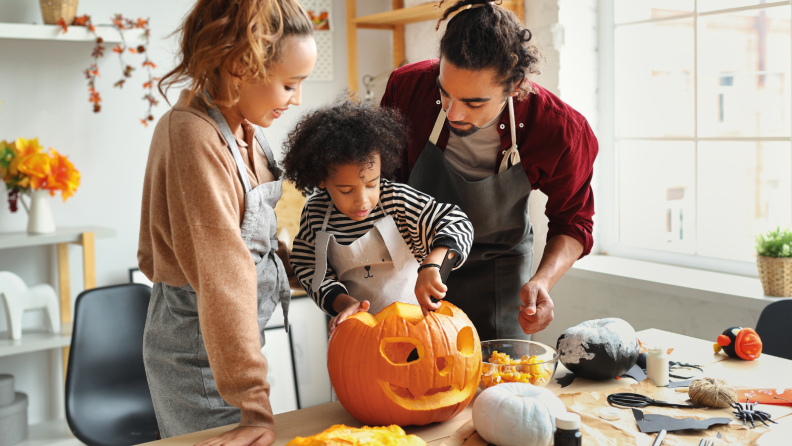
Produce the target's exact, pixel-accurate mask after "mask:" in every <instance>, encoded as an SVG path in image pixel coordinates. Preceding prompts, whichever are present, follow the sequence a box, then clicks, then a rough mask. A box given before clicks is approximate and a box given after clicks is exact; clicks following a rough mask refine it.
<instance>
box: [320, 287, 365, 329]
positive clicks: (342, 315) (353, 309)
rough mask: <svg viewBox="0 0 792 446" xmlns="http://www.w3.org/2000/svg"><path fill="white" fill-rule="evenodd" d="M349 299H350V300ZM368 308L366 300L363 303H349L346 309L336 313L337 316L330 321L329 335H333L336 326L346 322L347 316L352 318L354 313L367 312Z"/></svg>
mask: <svg viewBox="0 0 792 446" xmlns="http://www.w3.org/2000/svg"><path fill="white" fill-rule="evenodd" d="M339 297H341V296H339ZM336 299H338V298H336ZM350 299H352V298H350ZM370 306H371V304H370V303H369V301H367V300H364V301H363V302H360V301H358V300H355V299H352V301H350V303H349V304H348V305H347V307H346V308H344V309H343V310H341V311H340V312H339V313H338V316H336V317H334V318H332V319H330V325H329V328H330V334H333V330H335V328H336V327H337V326H338V324H340V323H341V322H344V321H345V320H346V318H348V317H349V316H352V315H353V314H355V313H357V312H359V311H368V309H369V307H370Z"/></svg>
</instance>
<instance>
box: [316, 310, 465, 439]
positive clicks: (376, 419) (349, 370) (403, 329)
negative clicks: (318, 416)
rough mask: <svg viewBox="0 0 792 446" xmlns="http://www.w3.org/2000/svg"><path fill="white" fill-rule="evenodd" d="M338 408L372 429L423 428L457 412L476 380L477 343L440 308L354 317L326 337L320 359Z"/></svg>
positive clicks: (457, 318) (456, 315) (461, 319)
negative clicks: (394, 426)
mask: <svg viewBox="0 0 792 446" xmlns="http://www.w3.org/2000/svg"><path fill="white" fill-rule="evenodd" d="M327 365H328V370H329V372H330V381H331V382H332V384H333V388H334V389H335V392H336V395H337V396H338V400H339V401H340V402H341V404H342V405H343V406H344V408H345V409H346V410H347V411H348V412H349V413H350V414H351V415H352V416H353V417H355V418H357V419H358V420H360V421H362V422H364V423H366V424H369V425H374V426H383V425H390V424H398V425H402V426H405V425H410V424H419V425H423V424H429V423H433V422H437V421H445V420H448V419H450V418H452V417H454V416H455V415H456V414H458V413H459V412H461V411H462V409H464V408H465V407H466V406H467V404H468V403H469V402H470V400H471V399H472V398H473V396H474V395H475V393H476V388H477V387H478V384H479V380H480V378H481V343H480V342H479V337H478V333H477V332H476V329H475V327H473V324H472V323H471V322H470V319H468V317H467V316H466V315H465V314H464V313H463V312H462V310H460V309H459V308H457V307H455V306H454V305H451V304H449V303H448V302H445V301H443V302H442V303H441V306H440V308H439V309H438V310H437V311H436V312H433V313H429V315H428V316H426V317H425V318H424V316H423V314H422V313H421V308H420V307H419V306H417V305H410V304H404V303H400V302H397V303H394V304H391V305H389V306H388V307H386V308H385V309H384V310H382V311H380V312H379V313H377V314H376V315H372V314H370V313H366V312H360V313H357V314H355V315H354V316H352V317H350V318H349V319H347V320H346V321H344V322H343V323H341V324H340V325H339V326H338V327H336V329H335V331H334V332H333V336H332V337H331V338H330V343H329V345H328V354H327Z"/></svg>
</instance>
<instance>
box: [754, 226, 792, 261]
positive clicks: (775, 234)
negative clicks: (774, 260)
mask: <svg viewBox="0 0 792 446" xmlns="http://www.w3.org/2000/svg"><path fill="white" fill-rule="evenodd" d="M756 253H757V254H759V255H760V256H765V257H792V230H790V229H789V228H786V229H781V228H780V227H776V228H775V229H772V230H770V231H767V232H766V233H764V234H759V235H757V236H756Z"/></svg>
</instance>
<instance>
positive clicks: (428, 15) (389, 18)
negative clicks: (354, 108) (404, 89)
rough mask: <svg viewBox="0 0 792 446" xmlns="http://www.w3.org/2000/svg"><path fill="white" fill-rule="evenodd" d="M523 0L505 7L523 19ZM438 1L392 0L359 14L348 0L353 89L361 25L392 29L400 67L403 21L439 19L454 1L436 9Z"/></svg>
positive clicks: (514, 0)
mask: <svg viewBox="0 0 792 446" xmlns="http://www.w3.org/2000/svg"><path fill="white" fill-rule="evenodd" d="M523 1H524V0H504V1H503V3H502V5H501V6H503V7H504V8H506V9H509V10H512V11H514V12H515V13H516V14H517V16H519V17H520V20H521V21H525V5H524V3H523ZM437 3H438V2H432V3H424V4H421V5H418V6H413V7H410V8H405V7H404V0H391V8H392V9H391V10H390V11H386V12H380V13H377V14H370V15H366V16H361V17H358V16H357V0H346V19H347V20H346V22H347V76H348V78H347V82H348V84H349V89H350V90H351V91H355V92H356V91H357V90H358V51H357V31H358V29H382V30H390V31H392V32H393V67H394V68H397V67H399V66H401V64H402V63H403V62H404V59H405V58H404V25H407V24H409V23H417V22H424V21H427V20H437V19H438V18H440V16H441V15H442V14H443V11H445V9H446V8H448V7H449V6H451V5H453V4H454V3H455V2H447V3H444V4H443V6H442V7H441V9H439V10H437V9H435V5H436V4H437Z"/></svg>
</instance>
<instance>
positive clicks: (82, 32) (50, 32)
mask: <svg viewBox="0 0 792 446" xmlns="http://www.w3.org/2000/svg"><path fill="white" fill-rule="evenodd" d="M123 33H124V38H125V39H126V42H127V44H130V45H131V44H133V43H134V44H136V45H137V44H138V43H142V42H143V30H142V29H129V30H125V31H123ZM96 34H98V35H99V37H101V38H102V39H103V40H104V41H105V43H119V42H121V37H120V36H119V34H118V31H117V30H116V29H115V28H113V27H112V26H110V25H97V26H96ZM0 39H20V40H55V41H63V42H93V41H94V40H95V39H96V38H95V37H94V35H93V33H91V32H90V31H88V28H86V27H85V26H70V27H69V30H68V32H66V34H64V33H63V30H62V29H61V27H60V26H58V25H28V24H26V23H0Z"/></svg>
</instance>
